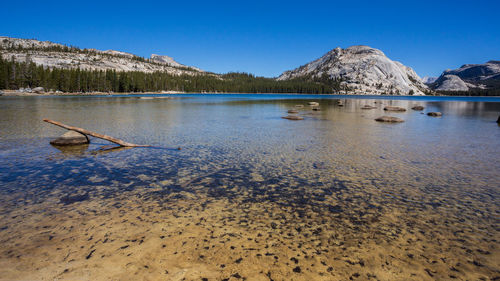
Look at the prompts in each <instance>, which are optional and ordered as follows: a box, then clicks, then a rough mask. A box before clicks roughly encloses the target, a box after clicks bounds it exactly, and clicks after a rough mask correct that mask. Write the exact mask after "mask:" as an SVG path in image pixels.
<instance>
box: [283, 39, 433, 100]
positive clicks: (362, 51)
mask: <svg viewBox="0 0 500 281" xmlns="http://www.w3.org/2000/svg"><path fill="white" fill-rule="evenodd" d="M323 74H327V75H328V76H329V77H330V78H340V79H342V80H343V81H344V82H342V84H343V85H345V86H347V87H348V88H349V89H348V90H347V93H349V94H371V95H381V94H393V95H408V94H410V92H412V93H413V94H415V95H424V92H425V91H428V88H427V86H426V85H425V84H424V83H423V82H422V80H421V79H420V77H419V76H418V75H417V74H416V73H415V71H413V69H411V68H410V67H407V66H404V65H403V64H401V63H399V62H396V61H392V60H390V59H389V58H387V57H386V56H385V54H384V53H383V52H382V51H380V50H377V49H374V48H371V47H368V46H352V47H349V48H347V49H341V48H336V49H334V50H332V51H330V52H328V53H326V54H325V55H324V56H322V57H321V58H319V59H317V60H315V61H313V62H310V63H308V64H306V65H303V66H301V67H299V68H297V69H294V70H290V71H286V72H284V73H283V74H282V75H281V76H280V77H278V80H287V79H293V78H299V77H305V76H312V77H321V76H322V75H323Z"/></svg>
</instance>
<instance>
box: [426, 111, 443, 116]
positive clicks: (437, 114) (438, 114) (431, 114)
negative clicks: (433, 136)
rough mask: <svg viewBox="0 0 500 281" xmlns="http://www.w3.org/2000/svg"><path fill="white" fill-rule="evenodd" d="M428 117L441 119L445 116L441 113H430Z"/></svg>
mask: <svg viewBox="0 0 500 281" xmlns="http://www.w3.org/2000/svg"><path fill="white" fill-rule="evenodd" d="M427 115H428V116H431V117H441V116H443V114H442V113H441V112H429V113H427Z"/></svg>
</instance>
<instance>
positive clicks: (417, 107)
mask: <svg viewBox="0 0 500 281" xmlns="http://www.w3.org/2000/svg"><path fill="white" fill-rule="evenodd" d="M411 109H413V110H424V107H423V106H421V105H415V106H414V107H412V108H411Z"/></svg>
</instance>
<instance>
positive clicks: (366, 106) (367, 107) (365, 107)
mask: <svg viewBox="0 0 500 281" xmlns="http://www.w3.org/2000/svg"><path fill="white" fill-rule="evenodd" d="M375 108H377V107H375V106H371V105H368V104H365V105H363V107H361V109H375Z"/></svg>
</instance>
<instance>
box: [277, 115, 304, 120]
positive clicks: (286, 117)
mask: <svg viewBox="0 0 500 281" xmlns="http://www.w3.org/2000/svg"><path fill="white" fill-rule="evenodd" d="M281 118H283V119H288V120H303V119H304V117H301V116H297V115H288V116H284V117H281Z"/></svg>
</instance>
